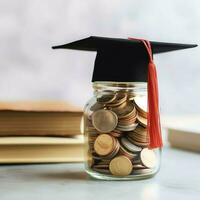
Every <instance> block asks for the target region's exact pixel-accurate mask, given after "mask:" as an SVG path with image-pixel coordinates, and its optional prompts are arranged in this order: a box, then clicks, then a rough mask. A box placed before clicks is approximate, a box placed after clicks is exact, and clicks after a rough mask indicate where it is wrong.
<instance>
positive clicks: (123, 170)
mask: <svg viewBox="0 0 200 200" xmlns="http://www.w3.org/2000/svg"><path fill="white" fill-rule="evenodd" d="M132 169H133V166H132V163H131V161H130V159H128V158H127V157H126V156H118V157H115V158H114V159H112V160H111V162H110V164H109V170H110V172H111V173H112V174H113V175H115V176H128V175H129V174H130V173H131V172H132Z"/></svg>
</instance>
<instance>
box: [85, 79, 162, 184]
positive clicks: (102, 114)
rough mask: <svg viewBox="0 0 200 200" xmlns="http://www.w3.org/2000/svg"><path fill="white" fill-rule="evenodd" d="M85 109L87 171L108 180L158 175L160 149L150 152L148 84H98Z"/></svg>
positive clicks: (93, 175)
mask: <svg viewBox="0 0 200 200" xmlns="http://www.w3.org/2000/svg"><path fill="white" fill-rule="evenodd" d="M93 88H94V96H93V97H92V99H91V100H90V101H89V102H88V103H87V104H86V106H85V109H84V135H85V142H86V145H85V146H86V147H85V157H86V159H85V160H86V162H85V166H86V171H87V173H88V174H89V175H91V176H92V177H95V178H99V179H104V180H121V179H125V180H128V179H143V178H148V177H152V176H153V175H155V174H156V173H157V172H158V170H159V166H160V149H159V148H156V149H149V148H148V145H149V135H148V132H147V83H142V82H140V83H134V82H132V83H119V82H94V83H93Z"/></svg>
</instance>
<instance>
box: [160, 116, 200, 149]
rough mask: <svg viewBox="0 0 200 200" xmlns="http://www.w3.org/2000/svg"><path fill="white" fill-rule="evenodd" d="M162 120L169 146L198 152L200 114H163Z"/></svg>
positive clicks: (199, 143)
mask: <svg viewBox="0 0 200 200" xmlns="http://www.w3.org/2000/svg"><path fill="white" fill-rule="evenodd" d="M162 122H163V123H162V124H163V127H164V128H165V129H166V130H167V133H168V142H169V144H170V145H171V147H174V148H179V149H183V150H189V151H194V152H200V115H187V116H184V115H182V116H165V117H163V120H162Z"/></svg>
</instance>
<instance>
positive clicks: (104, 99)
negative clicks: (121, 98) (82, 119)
mask: <svg viewBox="0 0 200 200" xmlns="http://www.w3.org/2000/svg"><path fill="white" fill-rule="evenodd" d="M115 99H116V94H105V95H103V96H101V97H99V98H97V101H98V102H99V103H103V104H107V103H111V102H113V101H114V100H115Z"/></svg>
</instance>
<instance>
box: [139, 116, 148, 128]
mask: <svg viewBox="0 0 200 200" xmlns="http://www.w3.org/2000/svg"><path fill="white" fill-rule="evenodd" d="M137 120H138V122H139V123H140V124H141V125H142V126H144V127H147V119H146V118H144V117H142V116H140V115H137Z"/></svg>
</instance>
